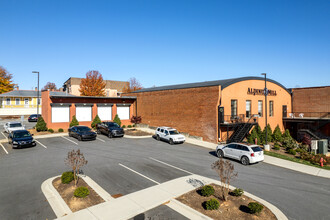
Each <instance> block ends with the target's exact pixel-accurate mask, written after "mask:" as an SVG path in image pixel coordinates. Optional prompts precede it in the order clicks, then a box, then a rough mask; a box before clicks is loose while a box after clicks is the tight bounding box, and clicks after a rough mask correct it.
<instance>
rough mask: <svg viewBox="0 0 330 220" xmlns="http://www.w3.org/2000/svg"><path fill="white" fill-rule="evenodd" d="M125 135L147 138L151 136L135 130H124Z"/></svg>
mask: <svg viewBox="0 0 330 220" xmlns="http://www.w3.org/2000/svg"><path fill="white" fill-rule="evenodd" d="M125 134H127V135H131V136H148V135H150V136H151V135H153V134H151V133H148V132H145V131H140V130H137V129H126V130H125Z"/></svg>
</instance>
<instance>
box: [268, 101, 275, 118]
mask: <svg viewBox="0 0 330 220" xmlns="http://www.w3.org/2000/svg"><path fill="white" fill-rule="evenodd" d="M269 116H270V117H272V116H274V101H269Z"/></svg>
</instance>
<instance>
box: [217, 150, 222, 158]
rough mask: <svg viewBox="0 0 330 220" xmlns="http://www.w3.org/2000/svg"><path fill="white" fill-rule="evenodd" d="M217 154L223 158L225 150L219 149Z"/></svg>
mask: <svg viewBox="0 0 330 220" xmlns="http://www.w3.org/2000/svg"><path fill="white" fill-rule="evenodd" d="M217 155H218V157H219V158H222V157H223V151H222V150H218V151H217Z"/></svg>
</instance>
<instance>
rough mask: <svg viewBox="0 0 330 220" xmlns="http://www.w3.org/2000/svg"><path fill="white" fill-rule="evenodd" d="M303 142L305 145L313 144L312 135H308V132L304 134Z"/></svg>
mask: <svg viewBox="0 0 330 220" xmlns="http://www.w3.org/2000/svg"><path fill="white" fill-rule="evenodd" d="M302 144H303V145H308V146H311V144H312V139H311V137H310V136H309V135H307V134H304V137H303V139H302Z"/></svg>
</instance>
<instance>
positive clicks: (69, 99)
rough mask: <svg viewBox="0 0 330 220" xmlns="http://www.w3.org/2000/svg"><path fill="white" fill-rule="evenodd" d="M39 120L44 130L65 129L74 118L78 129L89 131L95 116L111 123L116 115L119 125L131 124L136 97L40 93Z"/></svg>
mask: <svg viewBox="0 0 330 220" xmlns="http://www.w3.org/2000/svg"><path fill="white" fill-rule="evenodd" d="M41 97H42V116H43V118H44V120H45V122H46V123H47V127H48V128H52V129H59V128H63V129H66V128H69V125H70V121H71V120H72V116H73V115H75V116H76V118H77V120H78V121H79V124H80V125H85V126H89V127H91V123H92V121H93V119H94V118H95V116H96V115H99V117H100V119H101V120H102V121H112V120H113V119H114V117H115V115H116V114H118V116H119V118H120V119H121V122H122V125H129V124H131V122H130V119H131V118H132V116H133V106H134V103H135V101H136V97H94V96H74V95H71V94H65V93H54V92H50V91H43V92H42V93H41Z"/></svg>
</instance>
